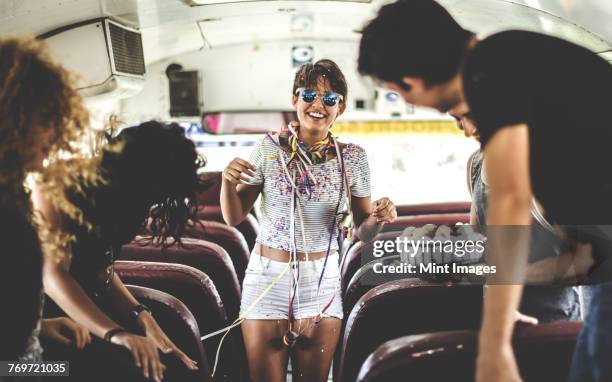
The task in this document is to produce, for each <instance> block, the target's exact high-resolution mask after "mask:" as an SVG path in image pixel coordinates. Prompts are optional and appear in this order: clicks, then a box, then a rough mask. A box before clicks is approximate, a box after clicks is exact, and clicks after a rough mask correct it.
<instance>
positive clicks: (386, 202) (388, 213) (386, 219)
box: [370, 198, 397, 223]
mask: <svg viewBox="0 0 612 382" xmlns="http://www.w3.org/2000/svg"><path fill="white" fill-rule="evenodd" d="M370 211H371V212H370V213H371V215H372V216H373V217H374V218H376V223H393V222H394V221H395V219H396V218H397V210H396V208H395V204H393V202H392V201H391V200H390V199H389V198H380V199H378V200H376V201H373V202H372V204H371V206H370Z"/></svg>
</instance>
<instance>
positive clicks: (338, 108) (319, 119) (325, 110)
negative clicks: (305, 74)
mask: <svg viewBox="0 0 612 382" xmlns="http://www.w3.org/2000/svg"><path fill="white" fill-rule="evenodd" d="M308 89H312V90H314V91H316V92H317V96H316V98H315V100H314V101H313V102H310V103H308V102H306V101H304V100H303V99H302V97H300V96H299V94H295V95H294V96H293V99H292V103H293V107H294V108H295V109H296V111H297V116H298V120H299V121H300V128H301V129H305V130H309V131H311V132H320V133H321V134H322V135H323V134H327V132H328V130H329V128H330V126H331V125H332V124H333V123H334V121H335V120H336V118H337V117H338V116H340V115H341V114H342V113H343V112H344V109H345V108H346V105H345V103H344V101H343V100H338V102H337V103H336V104H335V105H334V106H327V105H325V104H324V103H323V95H324V94H325V93H328V92H334V90H333V89H332V88H331V85H330V84H329V82H328V81H326V80H325V78H324V77H322V76H321V77H319V78H318V79H317V83H316V87H309V88H308Z"/></svg>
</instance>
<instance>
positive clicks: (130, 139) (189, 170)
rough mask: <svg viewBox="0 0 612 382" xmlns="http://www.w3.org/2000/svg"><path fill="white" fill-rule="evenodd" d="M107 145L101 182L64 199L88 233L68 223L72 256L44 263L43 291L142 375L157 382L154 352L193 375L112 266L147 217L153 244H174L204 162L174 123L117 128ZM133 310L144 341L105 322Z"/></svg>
mask: <svg viewBox="0 0 612 382" xmlns="http://www.w3.org/2000/svg"><path fill="white" fill-rule="evenodd" d="M113 143H114V144H112V145H110V147H109V148H107V149H105V150H104V152H103V154H102V156H101V158H100V164H99V170H100V172H101V175H102V176H103V178H104V179H105V184H104V185H98V186H94V187H85V190H84V193H82V194H79V193H73V195H72V196H71V197H70V198H71V199H72V200H74V201H75V204H76V205H78V206H80V207H81V208H82V211H83V215H84V217H85V220H86V221H88V222H91V224H92V228H91V229H88V228H86V227H85V226H83V225H80V224H78V223H76V222H74V221H69V222H68V225H69V227H70V229H71V231H72V232H73V233H74V234H75V236H76V242H75V244H74V246H73V251H72V253H73V256H72V259H69V258H63V259H61V260H60V261H52V260H49V261H46V262H45V265H44V271H43V273H44V279H43V280H44V285H45V292H46V293H47V294H48V295H49V296H50V297H51V298H52V299H53V300H54V301H55V302H56V303H57V304H58V305H59V307H61V308H62V309H63V311H64V312H65V313H66V314H67V315H68V316H70V317H72V318H73V319H74V320H75V321H76V322H78V323H80V324H82V325H83V326H85V327H86V328H87V329H89V330H90V331H91V333H93V334H94V335H95V336H96V337H98V338H103V339H106V340H107V341H110V342H112V343H113V344H116V345H120V346H123V347H125V348H127V349H128V350H129V351H130V352H131V353H132V355H133V357H134V361H135V364H136V365H137V366H138V367H142V373H143V375H144V376H145V377H147V378H152V379H154V380H161V379H162V378H163V375H164V370H165V366H164V365H163V364H162V362H161V361H160V357H159V354H158V350H161V351H162V352H163V353H174V354H175V355H176V356H177V357H178V358H179V359H180V360H181V361H182V362H183V363H184V364H185V366H186V367H187V368H189V369H191V370H195V369H197V366H196V362H195V361H193V360H191V359H190V358H189V357H188V356H187V355H185V354H184V353H183V352H182V351H181V350H180V349H179V348H178V347H177V346H176V345H175V344H174V343H173V342H172V341H171V340H170V339H169V338H168V337H167V336H166V334H165V333H164V332H163V330H162V329H161V328H160V327H159V325H158V324H157V322H156V321H155V319H154V318H153V317H152V316H151V315H150V314H149V312H148V311H147V310H143V308H142V307H140V306H139V303H138V301H137V300H136V299H135V298H134V297H133V296H132V295H131V294H130V292H129V291H128V290H127V289H126V287H125V286H124V285H123V283H122V282H121V279H120V278H119V277H118V276H117V275H115V274H114V272H113V270H112V267H113V262H114V260H116V259H117V257H118V254H119V251H120V249H121V246H122V245H123V244H126V243H128V242H130V241H131V240H132V239H133V238H134V237H135V236H136V234H137V233H138V232H139V231H140V230H141V229H142V228H143V227H144V225H145V224H147V221H148V219H149V217H150V218H151V220H152V224H150V227H149V229H150V230H151V231H152V236H153V239H154V240H157V239H159V240H165V238H168V237H172V238H174V239H175V240H176V241H180V237H181V234H182V232H183V228H184V226H185V223H186V222H187V220H188V219H190V218H193V216H194V214H195V210H196V207H197V206H196V199H195V194H196V193H197V192H199V191H201V190H202V188H203V184H202V183H201V181H200V180H199V178H198V176H197V171H198V169H199V168H201V167H202V166H203V161H202V159H201V158H200V157H199V156H198V154H197V152H196V150H195V146H194V144H193V142H191V141H190V140H188V139H187V138H186V137H185V136H184V132H183V130H182V128H181V127H180V126H178V125H176V124H172V125H164V124H162V123H159V122H155V121H151V122H146V123H143V124H142V125H140V126H137V127H130V128H127V129H125V130H123V131H122V132H121V133H120V134H119V136H118V137H117V138H116V139H114V140H113ZM37 202H38V203H37V205H38V207H39V208H40V209H41V210H42V211H43V212H44V213H45V215H46V216H47V218H51V219H55V221H52V222H51V224H53V225H55V224H66V222H64V221H60V220H61V218H60V216H58V215H57V214H55V213H54V212H53V211H52V209H51V208H50V206H49V205H48V204H47V203H45V201H44V200H42V198H39V199H38V200H37ZM135 309H138V310H140V313H139V314H138V316H137V317H138V318H137V324H138V326H139V327H140V329H141V332H142V333H143V334H144V335H140V334H138V333H134V332H130V331H128V330H127V329H126V328H125V327H124V326H123V325H121V324H120V323H118V321H115V320H114V319H113V318H111V316H112V317H124V318H126V317H133V314H132V312H133V311H134V310H135ZM75 366H76V365H75ZM107 371H108V370H105V371H104V372H107ZM185 372H187V370H186V369H185ZM187 374H189V373H188V372H187ZM187 374H185V375H187ZM181 375H183V374H181ZM89 377H91V372H90V374H89ZM176 378H182V377H176Z"/></svg>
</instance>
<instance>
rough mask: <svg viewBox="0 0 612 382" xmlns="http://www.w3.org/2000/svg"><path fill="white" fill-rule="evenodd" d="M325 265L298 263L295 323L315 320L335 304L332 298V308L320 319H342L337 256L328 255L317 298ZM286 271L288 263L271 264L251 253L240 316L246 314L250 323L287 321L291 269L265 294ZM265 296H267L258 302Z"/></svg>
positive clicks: (314, 261) (320, 260) (321, 263)
mask: <svg viewBox="0 0 612 382" xmlns="http://www.w3.org/2000/svg"><path fill="white" fill-rule="evenodd" d="M324 261H325V258H322V259H318V260H310V261H300V262H299V268H300V269H299V271H300V277H299V280H298V288H297V292H296V296H295V298H294V301H293V317H294V319H298V320H299V319H304V318H312V317H316V316H317V315H318V314H319V313H320V312H321V311H322V310H323V309H324V307H325V306H326V305H327V304H328V303H329V302H330V300H332V297H333V300H332V301H331V305H330V306H329V308H327V310H326V311H325V312H323V314H321V316H322V317H336V318H339V319H342V316H343V313H342V296H341V294H340V269H339V263H338V261H339V256H338V253H334V254H333V255H329V257H328V259H327V265H326V266H325V273H324V275H323V279H322V280H321V287H320V288H319V292H318V294H317V285H318V282H319V277H320V276H321V271H322V269H323V263H324ZM286 267H287V263H285V262H282V261H275V260H271V259H268V258H266V257H263V256H260V255H259V254H257V253H255V252H253V253H251V257H250V259H249V265H248V266H247V269H246V273H245V276H244V281H243V284H242V301H241V303H240V314H241V316H242V314H243V312H245V311H246V315H245V316H244V318H246V319H251V320H286V319H288V317H289V293H290V289H291V279H292V277H293V276H292V272H291V268H290V269H289V270H287V272H285V274H284V275H283V276H282V277H281V278H280V280H279V281H278V282H277V283H276V284H274V285H273V286H272V288H270V289H269V290H268V291H267V293H265V290H266V288H267V287H268V286H269V285H270V284H272V283H273V282H274V280H275V279H276V278H277V277H278V276H279V275H280V274H281V273H282V272H283V270H284V269H285V268H286ZM290 267H291V266H290ZM263 293H265V295H264V296H263V297H262V298H261V299H260V300H259V301H258V302H256V300H257V299H258V297H259V296H260V295H261V294H263ZM247 310H248V311H247Z"/></svg>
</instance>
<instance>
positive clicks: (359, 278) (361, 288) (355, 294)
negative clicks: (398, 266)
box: [342, 255, 414, 317]
mask: <svg viewBox="0 0 612 382" xmlns="http://www.w3.org/2000/svg"><path fill="white" fill-rule="evenodd" d="M400 260H401V259H400V256H399V255H393V256H385V257H382V258H380V259H375V260H372V261H370V262H369V263H367V264H365V265H364V266H362V267H361V268H359V269H358V270H357V272H355V274H354V275H353V277H352V278H351V280H350V281H349V282H348V285H347V287H346V292H345V293H344V298H343V299H342V306H343V309H344V314H345V316H347V317H348V315H349V314H350V313H351V310H353V307H354V306H355V304H356V303H357V301H358V300H359V299H360V298H361V296H363V295H364V294H366V293H367V292H368V291H369V290H370V289H372V288H374V287H375V286H376V285H382V284H384V283H386V282H389V281H393V280H400V279H406V278H410V277H408V276H407V275H405V274H403V273H389V274H378V273H376V272H374V266H375V265H376V264H379V263H380V264H383V265H387V264H392V263H393V262H395V261H400ZM413 277H414V276H413Z"/></svg>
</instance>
